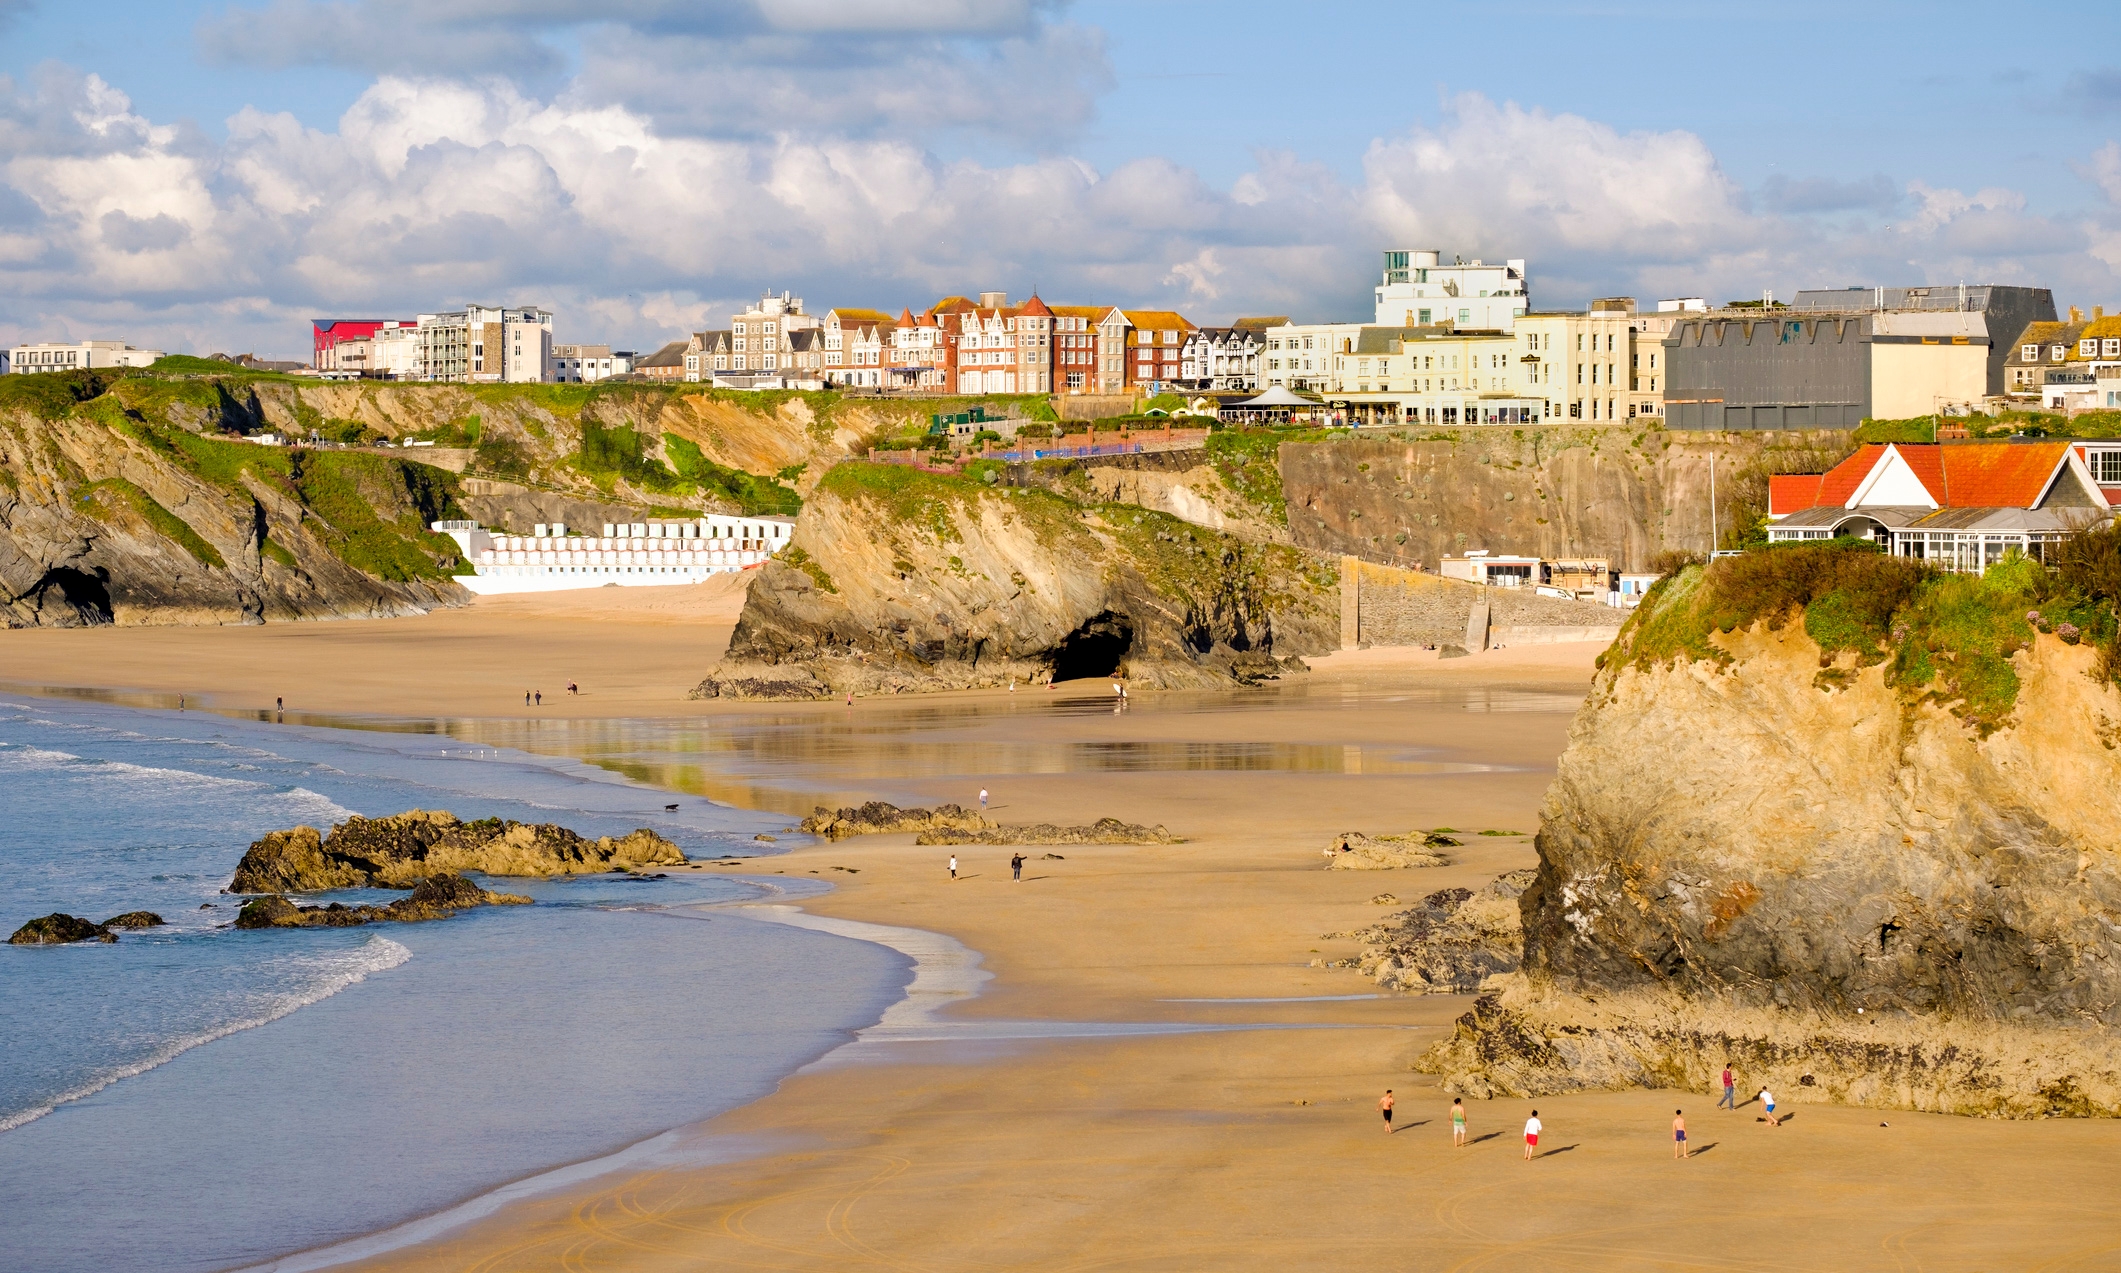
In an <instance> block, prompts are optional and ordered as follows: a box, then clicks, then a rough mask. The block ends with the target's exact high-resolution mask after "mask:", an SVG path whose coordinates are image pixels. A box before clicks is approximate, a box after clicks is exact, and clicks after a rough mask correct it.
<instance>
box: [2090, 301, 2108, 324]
mask: <svg viewBox="0 0 2121 1273" xmlns="http://www.w3.org/2000/svg"><path fill="white" fill-rule="evenodd" d="M2104 317H2106V306H2104V305H2094V306H2092V321H2093V322H2095V323H2096V322H2098V321H2099V320H2100V319H2102V318H2104Z"/></svg>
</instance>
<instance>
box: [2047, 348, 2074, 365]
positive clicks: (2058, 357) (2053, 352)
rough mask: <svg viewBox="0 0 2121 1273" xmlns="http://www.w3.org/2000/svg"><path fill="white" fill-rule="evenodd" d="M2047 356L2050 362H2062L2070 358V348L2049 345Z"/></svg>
mask: <svg viewBox="0 0 2121 1273" xmlns="http://www.w3.org/2000/svg"><path fill="white" fill-rule="evenodd" d="M2047 356H2048V359H2049V360H2050V361H2053V362H2061V361H2062V360H2063V359H2065V358H2067V357H2069V346H2068V345H2049V346H2048V347H2047Z"/></svg>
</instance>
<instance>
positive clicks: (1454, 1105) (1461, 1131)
mask: <svg viewBox="0 0 2121 1273" xmlns="http://www.w3.org/2000/svg"><path fill="white" fill-rule="evenodd" d="M1465 1143H1466V1103H1465V1102H1464V1101H1463V1100H1461V1099H1459V1098H1458V1097H1456V1096H1454V1097H1452V1098H1451V1144H1452V1146H1453V1147H1454V1148H1455V1147H1458V1146H1462V1145H1464V1144H1465Z"/></svg>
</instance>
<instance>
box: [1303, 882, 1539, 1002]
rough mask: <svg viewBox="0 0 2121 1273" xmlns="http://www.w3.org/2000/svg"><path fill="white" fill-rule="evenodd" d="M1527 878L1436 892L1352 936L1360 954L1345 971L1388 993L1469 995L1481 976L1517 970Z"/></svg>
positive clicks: (1521, 941)
mask: <svg viewBox="0 0 2121 1273" xmlns="http://www.w3.org/2000/svg"><path fill="white" fill-rule="evenodd" d="M1532 875H1533V873H1532V871H1530V870H1522V871H1511V872H1509V873H1508V874H1506V875H1502V876H1498V877H1497V878H1495V879H1494V880H1492V881H1490V882H1489V883H1488V885H1487V886H1486V887H1485V888H1482V889H1481V890H1480V891H1479V892H1475V891H1473V890H1472V889H1466V888H1445V889H1438V890H1437V891H1435V892H1433V893H1431V894H1429V895H1428V896H1427V897H1424V898H1423V899H1421V904H1420V905H1419V906H1416V907H1415V908H1413V909H1412V910H1408V911H1402V912H1400V913H1399V914H1397V915H1394V916H1392V917H1390V918H1389V919H1387V920H1385V922H1384V923H1382V924H1378V925H1374V926H1372V927H1370V928H1365V929H1362V930H1359V931H1358V932H1356V933H1355V934H1353V935H1354V936H1355V937H1356V938H1357V939H1359V940H1361V941H1363V942H1364V943H1366V949H1365V950H1364V951H1363V953H1362V954H1361V955H1360V956H1358V957H1356V958H1355V959H1353V960H1349V961H1346V965H1345V966H1351V967H1354V968H1356V969H1358V970H1360V971H1361V972H1362V974H1363V975H1364V976H1366V977H1372V978H1375V979H1376V981H1377V984H1378V985H1380V986H1384V987H1386V988H1387V989H1391V990H1405V991H1409V992H1411V993H1414V994H1471V993H1473V992H1474V991H1476V990H1478V989H1480V987H1481V984H1482V983H1483V982H1485V981H1486V980H1487V979H1488V978H1490V977H1492V976H1495V975H1496V974H1498V973H1510V972H1516V971H1517V968H1518V965H1519V963H1520V961H1521V959H1522V951H1523V945H1524V930H1523V928H1522V926H1521V923H1520V921H1519V918H1518V904H1517V899H1518V897H1519V896H1520V895H1521V894H1523V892H1524V890H1525V886H1526V885H1528V884H1530V883H1531V882H1532Z"/></svg>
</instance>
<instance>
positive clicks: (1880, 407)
mask: <svg viewBox="0 0 2121 1273" xmlns="http://www.w3.org/2000/svg"><path fill="white" fill-rule="evenodd" d="M1988 363H1989V342H1988V323H1987V317H1986V316H1985V315H1983V314H1979V313H1974V312H1969V311H1964V310H1944V311H1938V310H1881V311H1879V312H1878V313H1876V314H1874V315H1872V317H1871V415H1872V417H1873V418H1875V419H1879V420H1909V419H1913V418H1914V417H1916V416H1925V415H1937V414H1940V413H1941V414H1945V415H1962V414H1965V413H1966V412H1969V411H1976V410H1979V409H1980V407H1981V404H1982V400H1983V399H1984V398H1985V397H1986V396H1987V394H1988Z"/></svg>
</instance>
